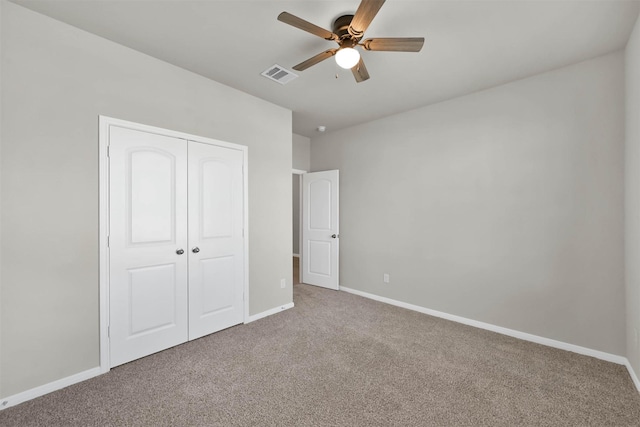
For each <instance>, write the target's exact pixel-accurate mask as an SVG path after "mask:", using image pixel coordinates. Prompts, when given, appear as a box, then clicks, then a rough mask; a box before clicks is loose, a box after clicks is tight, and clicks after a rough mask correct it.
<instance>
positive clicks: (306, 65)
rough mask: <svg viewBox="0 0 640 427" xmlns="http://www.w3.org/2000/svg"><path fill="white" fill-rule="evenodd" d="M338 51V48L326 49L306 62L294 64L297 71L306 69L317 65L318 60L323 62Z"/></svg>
mask: <svg viewBox="0 0 640 427" xmlns="http://www.w3.org/2000/svg"><path fill="white" fill-rule="evenodd" d="M337 51H338V49H329V50H325V51H324V52H322V53H319V54H317V55H316V56H314V57H312V58H309V59H307V60H306V61H304V62H301V63H299V64H298V65H296V66H294V67H293V69H294V70H296V71H304V70H306V69H307V68H309V67H311V66H312V65H316V64H317V63H318V62H322V61H324V60H325V59H327V58H331V57H332V56H333V55H335V54H336V52H337Z"/></svg>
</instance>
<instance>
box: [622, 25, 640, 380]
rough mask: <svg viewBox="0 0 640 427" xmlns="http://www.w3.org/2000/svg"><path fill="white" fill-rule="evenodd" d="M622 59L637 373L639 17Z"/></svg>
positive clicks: (630, 338)
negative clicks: (624, 80)
mask: <svg viewBox="0 0 640 427" xmlns="http://www.w3.org/2000/svg"><path fill="white" fill-rule="evenodd" d="M625 59H626V61H625V62H626V70H625V76H626V115H627V120H626V146H625V162H626V164H625V202H626V203H625V207H626V211H625V221H626V224H625V226H626V227H625V245H626V246H625V256H626V262H625V268H626V282H627V358H628V359H629V362H630V363H631V366H632V367H633V369H634V371H635V373H636V375H640V342H639V340H640V337H638V335H639V334H640V18H639V20H638V21H637V22H636V25H635V28H634V30H633V33H632V34H631V37H630V38H629V42H628V43H627V48H626V58H625Z"/></svg>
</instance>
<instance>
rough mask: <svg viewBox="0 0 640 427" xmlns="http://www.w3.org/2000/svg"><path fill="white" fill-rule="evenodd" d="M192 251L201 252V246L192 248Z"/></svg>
mask: <svg viewBox="0 0 640 427" xmlns="http://www.w3.org/2000/svg"><path fill="white" fill-rule="evenodd" d="M191 252H193V253H194V254H197V253H198V252H200V248H199V247H197V246H196V247H195V248H193V249H191Z"/></svg>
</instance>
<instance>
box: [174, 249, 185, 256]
mask: <svg viewBox="0 0 640 427" xmlns="http://www.w3.org/2000/svg"><path fill="white" fill-rule="evenodd" d="M176 253H177V254H178V255H182V254H183V253H184V249H178V250H177V251H176Z"/></svg>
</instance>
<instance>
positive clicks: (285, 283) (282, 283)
mask: <svg viewBox="0 0 640 427" xmlns="http://www.w3.org/2000/svg"><path fill="white" fill-rule="evenodd" d="M286 286H287V279H280V287H281V288H282V289H284V288H285V287H286Z"/></svg>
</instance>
